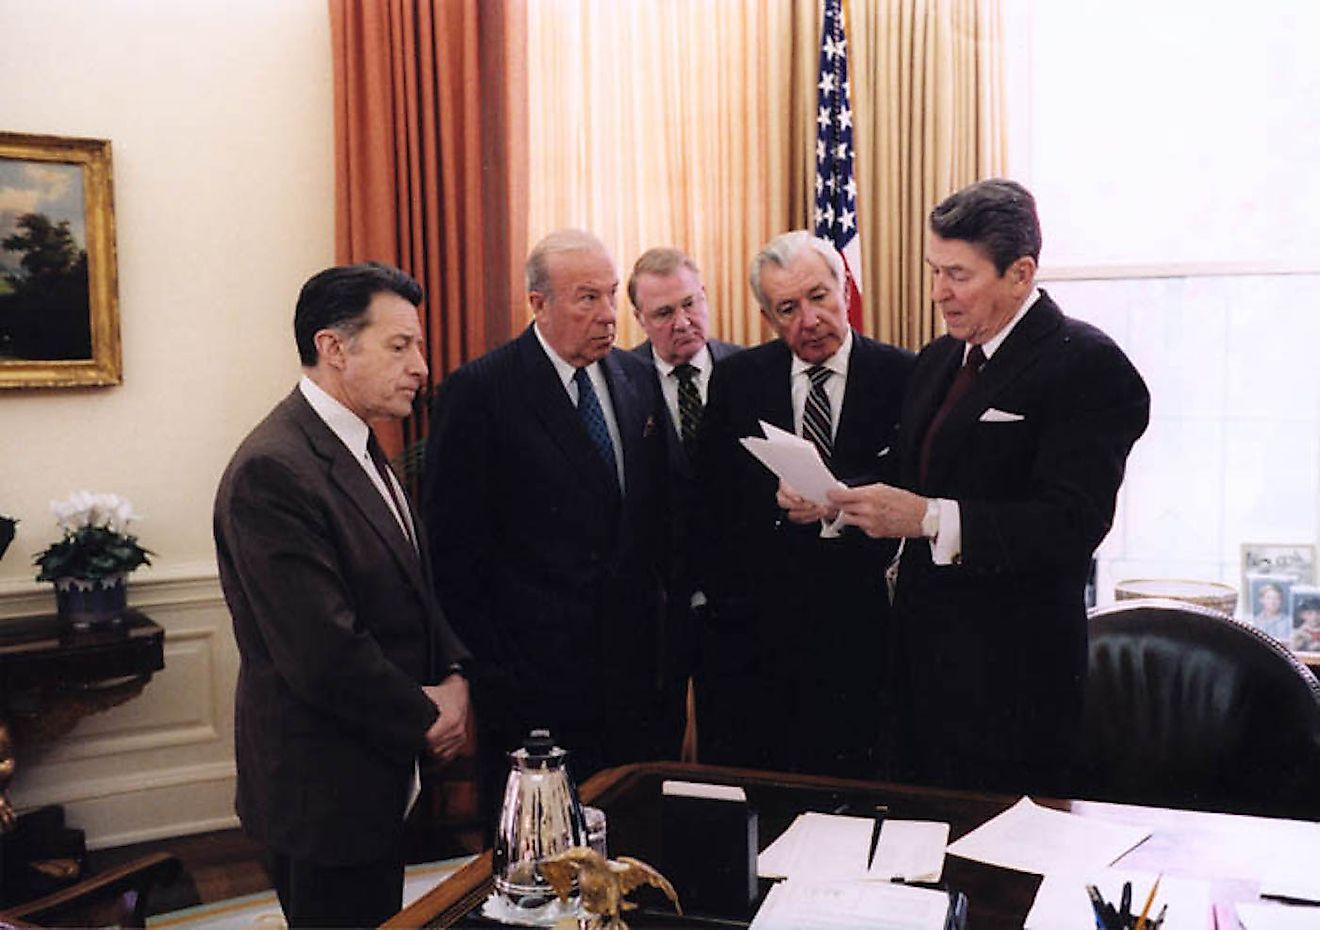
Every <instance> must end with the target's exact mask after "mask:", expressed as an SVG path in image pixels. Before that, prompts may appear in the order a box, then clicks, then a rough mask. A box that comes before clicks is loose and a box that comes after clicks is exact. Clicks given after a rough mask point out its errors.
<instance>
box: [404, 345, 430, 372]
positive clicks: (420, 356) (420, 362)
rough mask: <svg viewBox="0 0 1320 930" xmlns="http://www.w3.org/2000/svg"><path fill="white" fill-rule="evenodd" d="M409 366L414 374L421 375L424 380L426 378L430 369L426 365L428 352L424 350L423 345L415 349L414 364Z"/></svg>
mask: <svg viewBox="0 0 1320 930" xmlns="http://www.w3.org/2000/svg"><path fill="white" fill-rule="evenodd" d="M409 368H410V370H411V371H412V373H413V374H416V375H419V376H420V377H421V378H422V379H423V380H425V379H426V373H427V372H428V371H429V370H430V369H429V368H428V367H427V365H426V353H425V352H423V351H422V347H421V346H417V347H416V348H415V349H413V357H412V364H411V365H410V366H409Z"/></svg>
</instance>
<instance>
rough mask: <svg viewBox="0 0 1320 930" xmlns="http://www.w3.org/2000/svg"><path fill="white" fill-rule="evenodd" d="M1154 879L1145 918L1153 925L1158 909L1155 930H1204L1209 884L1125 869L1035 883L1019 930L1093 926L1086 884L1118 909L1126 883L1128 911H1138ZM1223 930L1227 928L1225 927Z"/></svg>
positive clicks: (1048, 878)
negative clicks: (1129, 898)
mask: <svg viewBox="0 0 1320 930" xmlns="http://www.w3.org/2000/svg"><path fill="white" fill-rule="evenodd" d="M1157 877H1158V878H1159V879H1160V887H1159V890H1158V891H1156V893H1155V899H1154V901H1152V902H1151V909H1150V913H1149V915H1148V916H1149V918H1150V919H1151V920H1153V919H1154V918H1155V917H1156V916H1157V915H1158V914H1159V913H1160V912H1161V909H1162V908H1164V907H1165V905H1167V906H1168V910H1167V911H1165V912H1164V923H1162V924H1160V930H1205V928H1206V925H1207V924H1208V922H1209V919H1210V883H1209V882H1208V881H1203V880H1201V879H1194V878H1174V877H1170V876H1168V875H1164V876H1157V875H1156V874H1155V873H1153V872H1133V871H1131V870H1128V869H1098V870H1095V871H1091V872H1070V873H1064V872H1049V873H1047V874H1046V875H1045V879H1044V880H1043V881H1042V882H1041V883H1040V889H1039V890H1037V892H1036V900H1035V902H1033V903H1032V905H1031V910H1030V911H1029V912H1028V913H1027V919H1026V921H1025V922H1024V923H1023V924H1022V926H1023V930H1078V928H1081V930H1086V928H1088V927H1094V926H1095V911H1094V910H1093V909H1092V907H1091V898H1090V896H1089V895H1087V893H1086V886H1087V885H1095V886H1096V888H1097V889H1099V891H1100V895H1101V897H1103V898H1104V899H1105V901H1107V902H1109V903H1110V904H1112V905H1114V906H1115V907H1118V903H1119V901H1120V900H1121V898H1122V895H1123V883H1124V882H1131V883H1132V902H1133V904H1132V908H1133V911H1134V912H1140V910H1141V907H1142V905H1143V904H1145V902H1146V896H1147V893H1148V892H1149V891H1150V888H1151V886H1152V885H1153V884H1155V879H1156V878H1157ZM1225 930H1227V928H1225Z"/></svg>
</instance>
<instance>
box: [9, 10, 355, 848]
mask: <svg viewBox="0 0 1320 930" xmlns="http://www.w3.org/2000/svg"><path fill="white" fill-rule="evenodd" d="M0 34H3V35H4V36H6V42H5V51H4V54H3V55H0V87H3V88H4V92H3V93H0V129H3V130H6V131H13V132H28V133H41V134H49V135H59V136H80V137H92V138H101V139H109V140H110V141H111V143H112V147H113V159H114V197H115V214H116V236H117V241H118V269H119V309H120V328H121V338H122V342H123V356H124V383H123V384H122V385H121V386H118V387H110V388H97V389H79V390H42V391H36V390H23V391H3V392H0V513H7V514H10V515H12V516H16V517H18V518H20V519H21V520H22V523H21V524H20V526H19V528H18V537H17V539H16V540H15V541H14V544H13V546H12V547H11V548H10V550H9V553H8V554H7V555H6V557H5V558H4V559H3V560H2V561H0V623H3V622H4V620H3V618H4V617H12V616H18V615H22V614H24V613H36V612H44V611H46V610H48V609H51V608H52V607H53V596H52V595H51V594H50V592H49V587H48V586H47V585H37V584H36V583H35V582H34V581H33V580H32V577H33V570H32V568H31V565H30V563H31V556H32V554H33V553H35V552H37V551H39V550H40V549H42V548H43V547H44V546H45V545H46V544H47V543H49V542H50V541H51V540H53V539H54V538H55V535H56V531H55V526H54V523H53V521H52V519H51V517H50V515H49V512H48V510H47V506H48V502H49V501H50V500H52V499H55V498H61V497H64V496H65V495H66V494H68V493H69V492H70V491H71V490H76V489H88V490H100V491H112V492H115V493H118V494H122V495H125V496H127V497H128V498H130V499H131V500H132V501H133V503H134V505H135V507H136V509H137V511H138V512H139V513H140V514H142V515H143V517H144V519H143V521H142V522H141V523H140V524H139V525H138V527H137V529H138V533H139V536H140V538H141V541H142V542H143V544H144V545H146V546H147V547H148V548H149V549H152V550H154V551H155V552H156V553H157V556H156V558H155V560H154V563H155V564H154V566H153V567H151V568H144V569H141V570H139V571H138V572H137V573H135V574H134V575H133V576H132V579H131V584H130V595H129V598H130V603H135V604H137V605H139V606H143V607H145V608H146V609H148V610H149V611H150V612H151V613H152V616H153V617H154V618H155V619H157V620H158V621H159V622H161V623H162V625H163V626H165V627H166V632H167V653H168V654H167V658H166V669H165V671H164V672H163V673H161V674H160V675H158V676H157V678H156V679H155V680H154V681H153V682H152V683H151V684H150V685H149V686H148V689H147V692H146V694H145V695H144V696H143V697H141V698H139V699H137V700H135V701H133V702H131V703H129V704H126V705H123V706H122V707H120V708H117V709H115V710H112V711H109V712H107V713H106V714H104V715H101V716H99V717H96V718H92V719H89V720H86V721H84V722H83V723H81V724H80V725H79V727H78V729H76V730H75V731H74V733H73V734H72V735H71V736H70V737H69V738H67V739H66V740H64V741H62V742H61V743H60V744H58V745H56V746H53V747H49V748H48V749H46V750H43V751H42V752H41V753H39V754H38V755H37V756H36V757H35V758H25V757H24V756H20V770H19V774H18V775H17V777H16V779H15V781H14V783H13V785H12V786H11V789H12V790H11V795H12V797H13V799H14V801H15V802H16V803H17V804H19V805H20V806H31V805H35V804H39V803H50V802H69V807H70V817H71V818H72V819H74V820H75V822H76V823H77V825H78V826H83V827H86V828H88V829H89V832H90V835H91V840H92V842H93V843H94V844H96V845H106V844H107V843H110V842H124V841H128V840H131V839H138V838H142V837H144V836H147V835H152V834H157V835H159V834H165V833H170V832H178V831H177V830H176V829H174V827H175V826H178V825H179V823H181V822H183V821H189V823H187V824H184V828H191V829H201V828H206V827H209V826H213V825H215V824H216V823H218V822H220V821H227V820H228V818H229V817H230V810H231V805H232V784H231V783H232V770H233V765H232V751H231V747H230V740H231V733H230V727H231V717H232V711H231V708H230V703H231V701H232V687H233V684H232V681H233V677H232V676H233V670H234V667H235V661H236V660H235V658H234V654H233V652H234V651H233V644H232V637H231V636H230V634H229V621H228V616H227V614H226V613H225V610H224V604H223V601H222V600H221V598H220V593H219V588H218V585H217V584H216V582H215V557H214V550H213V546H212V542H211V531H210V516H211V501H212V498H213V495H214V491H215V486H216V483H217V481H218V479H219V476H220V473H221V471H222V470H223V468H224V465H225V463H226V461H227V460H228V457H229V455H230V453H231V452H232V451H233V449H234V448H235V446H236V445H237V444H238V442H239V441H240V440H241V438H242V437H243V435H244V434H245V433H246V432H247V430H248V429H249V428H251V426H252V425H253V424H254V423H255V422H256V421H257V420H258V419H260V417H261V416H262V415H264V413H265V412H266V411H267V410H268V409H269V408H270V407H271V406H272V405H273V404H274V403H275V401H277V400H278V399H279V398H280V397H281V396H282V395H283V394H284V393H286V392H287V391H288V390H289V389H290V387H291V386H292V385H293V383H294V381H295V380H296V378H297V375H298V366H297V357H296V353H295V350H294V346H293V337H292V314H293V302H294V299H295V297H296V295H297V290H298V287H299V286H300V285H301V283H302V282H303V281H304V280H305V279H306V278H307V277H308V276H309V275H310V274H312V273H313V272H315V271H317V270H319V269H320V268H323V267H325V266H326V265H328V264H331V263H332V261H333V257H334V256H333V223H334V215H333V209H334V207H333V183H334V163H333V148H332V146H333V118H332V85H331V61H330V38H329V18H328V12H327V9H326V6H325V3H324V0H188V2H186V3H161V2H148V0H100V2H96V3H88V2H78V0H42V2H40V3H33V2H31V0H0ZM135 786H136V787H135ZM144 787H145V789H146V790H148V791H154V792H155V793H154V794H152V795H151V797H150V801H151V802H152V803H149V804H146V805H141V804H137V803H136V802H138V801H140V800H142V797H140V796H138V795H140V793H141V790H142V789H144ZM135 792H136V794H135ZM155 802H162V803H155ZM190 804H191V805H193V806H195V807H196V810H190V809H189V805H190ZM135 806H136V807H144V808H146V810H145V811H143V812H140V813H137V812H134V810H133V808H134V807H135Z"/></svg>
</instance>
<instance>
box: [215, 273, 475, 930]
mask: <svg viewBox="0 0 1320 930" xmlns="http://www.w3.org/2000/svg"><path fill="white" fill-rule="evenodd" d="M421 299H422V292H421V288H420V287H419V286H418V285H417V283H416V282H415V281H414V280H413V279H412V278H410V277H408V276H407V275H406V274H404V273H403V272H401V271H398V270H397V269H394V268H388V267H385V266H383V265H375V264H370V265H352V266H344V267H336V268H330V269H327V270H326V271H323V272H321V273H320V274H317V275H315V276H314V277H313V278H311V279H310V280H309V281H308V282H307V283H306V284H305V285H304V286H303V289H302V292H301V294H300V295H299V297H298V306H297V309H296V311H295V314H294V330H295V334H296V337H297V343H298V354H299V356H300V357H301V360H302V364H303V374H304V376H303V378H302V381H301V382H300V383H299V385H298V386H297V387H296V388H295V389H294V390H293V391H292V393H290V394H289V396H288V397H286V398H285V399H284V400H283V401H282V402H281V403H280V404H279V405H278V406H276V407H275V409H274V410H273V411H272V412H271V413H270V414H269V415H268V416H267V417H266V418H265V419H264V420H263V421H262V422H261V423H260V424H259V425H258V426H257V427H256V428H255V429H254V430H253V431H252V432H251V433H250V434H249V435H248V437H247V438H246V439H245V440H244V441H243V443H242V445H240V446H239V448H238V451H237V452H235V453H234V457H233V459H232V460H231V461H230V463H229V467H228V468H227V469H226V470H225V473H224V476H223V478H222V479H221V481H220V487H219V490H218V492H217V494H216V499H215V543H216V554H217V556H218V559H219V566H220V582H221V585H222V587H223V588H224V593H225V600H226V601H227V603H228V604H229V609H230V612H231V613H232V614H233V620H234V637H235V639H236V640H237V641H238V650H239V661H240V664H239V673H238V689H237V693H236V695H235V704H236V710H235V724H234V729H235V743H236V756H237V765H238V798H237V808H238V815H239V818H240V819H241V820H242V822H243V827H244V829H246V830H247V831H248V832H249V833H250V834H251V835H252V836H254V837H255V838H256V839H258V840H260V841H261V842H262V843H264V844H265V845H266V846H267V847H268V849H269V852H270V856H271V872H272V878H273V879H274V882H275V889H276V891H277V892H278V894H279V899H280V905H281V907H282V908H283V909H284V914H285V917H286V919H287V920H288V922H289V925H290V926H294V927H329V926H349V927H364V926H376V925H377V924H379V923H380V922H381V921H383V920H385V919H386V918H387V917H389V916H390V915H391V914H393V913H395V912H397V911H398V910H399V908H400V906H401V903H402V894H403V823H404V818H405V816H406V813H407V810H408V808H409V807H410V805H411V803H412V800H413V798H414V797H415V789H416V785H417V763H418V757H419V755H420V754H422V753H426V752H429V753H430V754H432V755H434V756H436V757H438V758H440V759H442V760H443V759H448V758H450V757H452V756H453V755H454V754H455V753H457V751H458V750H459V748H460V747H461V746H462V744H463V741H464V739H465V737H466V732H467V714H468V695H467V684H466V682H465V680H464V678H463V676H462V674H461V673H460V672H459V670H458V663H461V662H462V661H463V660H464V659H465V658H466V657H467V651H466V649H464V647H463V645H462V643H461V642H459V640H458V639H457V637H455V636H454V634H453V632H452V631H451V630H450V628H449V626H448V624H447V623H446V622H445V619H444V617H443V616H442V615H441V613H440V610H439V608H438V607H437V606H436V603H435V598H434V595H433V593H432V591H431V583H430V578H429V576H428V573H427V569H426V561H425V556H426V541H425V537H424V536H423V534H422V533H421V532H420V524H419V521H418V520H417V519H416V518H415V516H414V514H413V513H412V511H411V510H410V509H409V507H408V502H407V497H406V495H405V494H404V492H403V488H402V487H401V486H400V485H399V483H398V481H397V480H396V479H395V477H394V475H393V474H392V473H391V472H390V471H389V468H388V465H386V464H385V462H384V457H383V456H381V455H380V454H379V446H378V445H377V443H376V442H375V439H374V436H373V435H372V433H371V430H370V428H369V424H370V423H371V422H372V421H376V420H387V419H401V418H403V417H406V416H407V415H408V414H409V413H410V412H411V409H412V400H413V396H414V395H415V394H416V393H417V391H418V389H419V388H421V386H422V384H423V382H424V380H425V378H426V362H425V360H424V358H423V355H422V331H421V325H420V323H419V320H418V317H417V305H418V304H419V303H420V302H421Z"/></svg>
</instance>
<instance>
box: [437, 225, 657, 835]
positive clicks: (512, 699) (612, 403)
mask: <svg viewBox="0 0 1320 930" xmlns="http://www.w3.org/2000/svg"><path fill="white" fill-rule="evenodd" d="M618 284H619V281H618V275H617V273H616V271H615V267H614V262H613V260H612V259H611V258H610V256H609V254H608V253H607V252H606V250H605V247H604V246H603V245H602V244H601V242H600V240H598V239H597V238H596V237H595V236H593V235H591V234H589V233H585V232H581V231H577V230H563V231H559V232H555V233H551V234H550V235H548V236H546V237H545V238H544V239H543V240H541V242H540V243H538V244H537V245H536V246H535V248H533V249H532V251H531V254H530V255H529V256H528V258H527V293H528V303H529V304H530V306H531V310H532V315H533V317H534V321H533V323H532V324H531V326H529V327H528V328H527V330H526V331H525V332H524V333H523V334H522V335H521V336H519V337H518V338H516V339H514V340H513V341H512V342H509V343H507V344H506V345H503V346H501V347H499V348H497V349H495V350H494V351H492V352H489V353H487V354H486V355H484V356H482V357H481V358H479V359H476V360H475V361H472V362H469V363H468V364H466V365H464V366H462V367H461V368H459V369H458V370H456V371H454V372H453V373H451V374H450V375H449V376H448V377H447V378H446V379H445V380H444V382H443V383H442V384H441V385H440V388H439V390H438V392H437V394H436V397H435V399H434V402H433V404H432V415H431V430H430V436H429V439H428V443H427V451H426V471H425V478H424V482H423V495H422V498H423V510H424V514H425V522H426V525H427V529H428V530H429V531H430V533H431V534H432V536H433V539H434V543H435V581H436V592H437V594H438V595H439V598H440V602H441V605H442V606H443V607H444V610H445V613H446V616H448V617H449V618H450V621H451V622H452V623H453V624H454V627H455V629H456V630H458V631H460V635H462V636H464V638H465V642H467V643H468V645H469V647H470V648H471V650H472V653H473V656H474V658H473V662H472V665H471V679H472V683H473V704H474V707H475V712H476V720H477V735H478V743H479V746H480V753H479V763H480V766H481V768H482V772H483V776H482V781H483V785H484V787H485V796H486V805H487V809H488V812H489V811H490V810H492V809H493V807H494V806H495V805H496V804H497V803H498V797H499V793H500V785H501V782H502V778H503V775H504V773H505V772H507V769H508V762H507V759H506V758H505V756H504V753H505V752H506V751H508V750H510V749H513V748H515V747H517V746H518V745H519V744H520V743H521V742H522V740H523V739H524V738H525V737H526V735H527V732H528V730H529V729H531V728H533V727H548V728H549V729H550V731H551V733H552V734H553V735H554V737H555V740H556V742H557V743H558V744H559V745H561V746H563V747H564V748H566V749H568V750H570V751H571V752H572V753H573V756H572V758H571V760H570V764H571V767H572V770H573V772H574V774H575V775H576V776H577V777H579V778H580V777H585V776H586V775H589V774H591V773H592V772H594V771H596V770H597V769H600V768H603V767H605V766H609V765H617V764H620V763H624V762H631V761H636V760H640V759H654V758H677V756H678V751H679V741H680V739H681V736H682V730H681V726H682V705H681V702H680V700H679V694H680V691H679V685H678V684H677V683H676V681H675V678H676V676H677V675H678V674H680V673H679V672H678V671H677V670H675V669H674V668H672V667H671V665H670V664H669V662H668V656H667V653H666V644H665V640H664V623H663V620H664V617H663V611H664V596H663V595H664V591H663V583H664V558H665V553H666V552H667V548H668V547H667V530H666V526H667V524H666V520H665V493H666V489H665V433H664V430H665V425H664V420H663V418H664V416H665V414H664V408H663V406H662V403H661V401H660V396H659V391H658V389H657V387H656V381H655V377H654V375H653V373H652V370H651V367H650V366H649V365H647V364H646V362H644V361H643V360H642V359H640V358H638V357H637V356H636V355H633V354H632V353H631V352H625V351H620V350H617V349H614V348H613V344H614V336H615V328H616V316H615V313H616V310H615V300H616V293H617V290H618Z"/></svg>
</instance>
